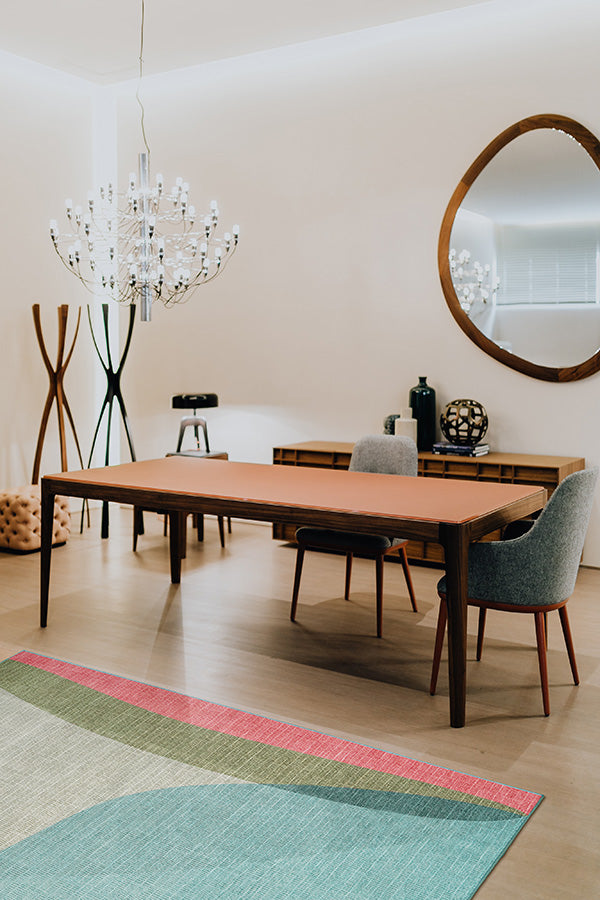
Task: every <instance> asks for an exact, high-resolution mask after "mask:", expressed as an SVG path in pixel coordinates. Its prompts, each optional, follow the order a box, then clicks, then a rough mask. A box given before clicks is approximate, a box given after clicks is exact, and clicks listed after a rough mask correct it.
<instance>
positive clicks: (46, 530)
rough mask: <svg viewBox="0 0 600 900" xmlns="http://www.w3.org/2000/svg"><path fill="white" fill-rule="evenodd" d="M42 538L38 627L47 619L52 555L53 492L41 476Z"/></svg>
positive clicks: (42, 625)
mask: <svg viewBox="0 0 600 900" xmlns="http://www.w3.org/2000/svg"><path fill="white" fill-rule="evenodd" d="M41 516H42V539H41V550H40V553H41V560H40V627H41V628H45V627H46V624H47V621H48V595H49V591H50V557H51V555H52V531H53V529H54V494H53V493H52V491H50V490H49V489H47V488H46V486H45V484H44V479H43V478H42V502H41Z"/></svg>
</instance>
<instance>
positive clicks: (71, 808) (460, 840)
mask: <svg viewBox="0 0 600 900" xmlns="http://www.w3.org/2000/svg"><path fill="white" fill-rule="evenodd" d="M0 716H1V719H0V720H1V721H2V729H1V737H0V759H1V762H2V767H1V773H2V775H1V777H2V781H3V786H2V803H1V804H0V896H2V897H6V898H10V900H46V898H49V900H50V898H51V900H79V898H85V900H108V898H111V900H130V898H139V900H142V898H143V900H159V898H160V900H178V898H186V900H217V898H219V900H220V898H223V900H242V898H243V900H247V898H256V900H258V898H260V900H342V898H344V900H383V898H385V900H454V898H457V900H458V898H460V900H467V898H470V897H472V896H473V894H474V893H475V891H476V890H477V888H478V887H479V885H480V884H481V883H482V881H483V880H484V879H485V878H486V876H487V875H488V874H489V872H490V871H491V869H492V868H493V867H494V866H495V865H496V863H497V862H498V860H499V859H500V858H501V856H502V855H503V854H504V853H505V851H506V850H507V848H508V847H509V845H510V844H511V842H512V841H513V840H514V838H515V837H516V836H517V834H518V833H519V831H520V830H521V828H522V827H523V826H524V824H525V823H526V822H527V820H528V818H529V816H530V815H531V814H532V813H533V811H534V810H535V809H536V807H537V805H538V804H539V803H540V801H541V799H542V797H541V795H539V794H534V793H530V792H529V791H524V790H518V789H516V788H512V787H508V786H506V785H502V784H496V783H494V782H491V781H486V780H484V779H481V778H475V777H472V776H469V775H464V774H461V773H459V772H453V771H451V770H449V769H444V768H440V767H438V766H433V765H428V764H427V763H422V762H417V761H415V760H412V759H407V758H405V757H401V756H396V755H395V754H393V753H387V752H384V751H381V750H377V749H373V748H371V747H365V746H361V745H359V744H355V743H352V742H349V741H344V740H339V739H337V738H334V737H329V736H327V735H324V734H320V733H317V732H314V731H309V730H306V729H304V728H300V727H297V726H294V725H286V724H284V723H282V722H278V721H273V720H271V719H266V718H262V717H260V716H255V715H251V714H249V713H245V712H241V711H239V710H235V709H229V708H227V707H223V706H218V705H216V704H213V703H209V702H206V701H204V700H198V699H195V698H193V697H187V696H184V695H182V694H177V693H172V692H170V691H166V690H163V689H161V688H156V687H152V686H150V685H147V684H141V683H138V682H135V681H129V680H127V679H124V678H118V677H116V676H114V675H108V674H105V673H103V672H97V671H93V670H91V669H86V668H82V667H80V666H75V665H71V664H70V663H66V662H60V661H57V660H54V659H49V658H47V657H42V656H38V655H36V654H33V653H28V652H23V653H19V654H18V655H17V656H14V657H13V658H11V659H8V660H5V661H4V662H2V663H0Z"/></svg>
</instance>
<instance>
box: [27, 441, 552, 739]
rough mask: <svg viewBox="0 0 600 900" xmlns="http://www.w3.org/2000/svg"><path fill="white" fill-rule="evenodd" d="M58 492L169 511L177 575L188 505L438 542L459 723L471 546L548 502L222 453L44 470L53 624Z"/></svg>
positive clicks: (530, 491) (506, 489) (508, 489)
mask: <svg viewBox="0 0 600 900" xmlns="http://www.w3.org/2000/svg"><path fill="white" fill-rule="evenodd" d="M57 494H60V495H64V496H69V497H81V498H85V499H89V500H92V499H94V500H102V501H108V502H116V503H120V504H127V505H129V504H130V505H131V506H132V507H134V508H138V509H147V510H156V511H162V512H164V511H166V512H167V513H168V515H169V519H170V563H171V581H172V582H173V583H175V584H177V583H179V581H180V578H181V560H182V555H183V554H182V533H183V529H184V528H185V517H186V516H187V515H188V514H189V513H199V514H209V515H210V514H212V515H217V516H233V517H236V518H242V519H252V520H256V521H262V522H282V523H289V524H294V525H297V526H300V525H314V526H319V527H324V528H333V529H338V530H343V531H354V532H363V533H368V534H385V535H386V536H388V537H403V538H411V539H414V540H426V541H435V542H438V543H440V544H441V545H442V547H443V548H444V554H445V568H446V582H447V588H446V590H447V603H448V672H449V693H450V724H451V725H452V726H453V727H455V728H460V727H462V726H463V725H464V724H465V700H466V640H467V566H468V549H469V544H470V543H471V542H472V541H477V540H479V539H480V538H482V537H484V536H485V535H487V534H489V533H490V532H492V531H494V530H496V529H498V528H501V527H502V526H504V525H507V524H508V523H509V522H512V521H514V520H516V519H520V518H523V517H525V516H528V515H530V514H531V513H533V512H536V511H537V510H539V509H541V508H542V507H543V506H544V504H545V502H546V491H545V489H544V488H540V487H538V486H533V485H513V484H499V483H496V482H482V481H473V482H469V481H462V480H461V481H459V480H453V479H432V478H414V477H409V476H401V475H379V474H373V473H366V472H349V471H338V470H332V469H317V468H300V467H288V466H273V465H265V464H260V463H241V462H231V461H228V460H220V459H193V458H190V457H164V458H161V459H153V460H142V461H138V462H131V463H125V464H123V465H115V466H106V467H102V468H97V469H84V470H81V471H76V472H61V473H58V474H55V475H45V476H44V477H43V478H42V481H41V519H42V543H41V560H40V625H41V627H42V628H44V627H46V625H47V618H48V600H49V587H50V562H51V554H52V526H53V518H54V498H55V496H56V495H57Z"/></svg>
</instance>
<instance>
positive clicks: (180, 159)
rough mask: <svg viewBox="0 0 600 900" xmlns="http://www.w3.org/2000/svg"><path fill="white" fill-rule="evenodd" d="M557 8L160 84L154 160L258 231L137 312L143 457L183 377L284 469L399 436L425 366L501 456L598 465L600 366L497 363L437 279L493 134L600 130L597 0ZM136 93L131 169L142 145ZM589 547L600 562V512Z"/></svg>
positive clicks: (530, 7) (482, 17)
mask: <svg viewBox="0 0 600 900" xmlns="http://www.w3.org/2000/svg"><path fill="white" fill-rule="evenodd" d="M574 6H575V7H577V9H574ZM542 7H543V11H544V14H543V15H541V14H540V7H539V5H538V4H536V3H531V4H524V5H523V4H522V5H520V6H519V5H513V4H508V5H507V4H506V3H503V4H496V3H491V4H487V5H484V6H481V7H478V8H474V9H470V10H462V11H458V12H456V13H453V14H444V15H441V16H436V17H429V18H427V19H423V20H413V21H410V22H405V23H403V24H402V25H401V26H398V27H393V28H387V29H374V30H372V31H371V32H369V33H364V34H363V35H362V37H361V38H357V37H355V36H349V37H348V38H347V39H340V40H334V41H323V42H319V43H316V44H313V45H310V46H301V47H297V48H292V49H289V50H287V51H285V52H284V51H281V52H276V53H271V54H264V55H259V56H255V57H247V58H245V59H240V60H237V61H230V62H229V63H225V64H219V65H213V66H207V67H204V68H198V69H190V70H187V71H186V72H185V73H180V74H179V76H177V77H169V78H163V79H160V80H157V79H155V80H148V81H147V82H146V83H145V86H144V89H143V97H144V100H145V104H146V124H147V129H148V134H149V139H150V144H151V148H152V163H153V166H154V169H155V171H156V170H157V169H158V168H160V170H161V171H162V172H163V174H164V175H165V177H167V176H168V177H174V176H176V175H178V174H182V175H184V176H185V178H186V180H189V181H190V183H191V191H192V194H193V202H194V203H195V204H196V206H197V207H203V206H204V204H205V203H206V204H207V203H208V201H209V200H210V199H212V197H213V196H214V197H216V198H218V199H219V202H220V207H221V210H222V216H223V221H224V222H225V223H227V224H228V225H229V224H232V223H233V222H235V221H239V223H240V225H241V228H242V237H241V244H240V249H239V251H238V255H237V256H236V258H234V260H233V261H232V263H231V265H230V267H229V269H228V271H227V272H226V273H225V274H224V275H223V276H222V278H221V279H218V280H217V281H216V282H214V283H213V284H212V285H210V286H206V287H204V288H201V289H200V290H199V291H198V293H197V294H196V295H195V296H194V297H193V298H192V300H191V301H190V302H189V303H188V305H186V306H183V307H181V308H175V309H173V310H169V311H165V310H164V309H162V308H161V309H155V311H154V314H153V322H152V323H151V324H139V326H138V327H137V333H136V335H135V338H134V347H133V349H132V357H131V363H130V366H129V370H128V372H127V379H126V391H127V396H128V400H129V403H130V408H131V413H132V420H133V422H134V427H135V436H136V446H137V449H138V456H139V457H141V456H148V457H151V456H156V455H162V454H163V453H164V452H165V450H167V449H169V447H170V446H171V445H172V443H173V440H174V437H175V434H176V430H177V422H178V418H179V414H178V413H177V412H176V411H174V410H171V409H170V399H171V396H172V395H173V394H174V393H178V392H181V391H197V390H210V391H216V392H218V393H219V395H220V400H221V406H220V408H219V409H218V410H214V411H211V413H210V415H209V418H210V429H211V432H212V435H213V445H214V446H215V447H219V448H226V449H228V450H229V451H230V455H231V457H232V458H234V459H241V460H256V461H263V462H268V461H269V460H270V458H271V448H272V447H273V445H275V444H280V443H286V442H290V441H296V440H303V439H314V438H322V439H340V440H353V439H355V438H356V437H358V436H359V435H361V434H363V433H366V432H370V431H381V429H382V423H383V419H384V417H385V416H386V415H388V414H389V413H392V412H398V411H399V409H400V408H401V407H402V406H403V405H404V404H405V402H406V399H407V394H408V390H409V389H410V387H411V386H412V385H414V384H415V383H416V382H417V378H418V376H419V375H427V376H428V379H429V382H430V383H431V384H432V385H433V386H434V387H435V388H436V389H437V394H438V403H439V406H440V407H443V405H445V403H446V402H448V401H449V400H451V399H453V398H455V397H463V396H467V397H469V396H474V397H475V398H476V399H479V400H480V401H482V402H483V403H484V404H485V406H486V408H487V411H488V414H489V417H490V422H491V424H490V430H489V433H488V436H489V440H490V442H491V444H492V445H493V447H494V448H495V449H497V450H504V451H517V452H531V453H548V454H565V455H577V456H584V457H585V458H586V460H587V462H588V463H589V464H594V463H597V462H598V461H600V451H599V450H598V448H599V447H600V417H598V416H597V415H596V409H597V396H598V380H599V378H600V376H594V377H591V378H589V379H586V380H584V381H581V382H577V383H573V384H562V385H555V384H547V383H544V382H541V381H536V380H533V379H530V378H528V377H526V376H524V375H521V374H518V373H517V372H513V371H512V370H510V369H508V368H505V367H503V366H502V365H500V364H499V363H497V362H496V361H495V360H493V359H490V358H488V357H487V356H485V355H484V354H483V353H482V352H481V351H480V350H479V349H478V348H477V347H476V346H475V345H473V344H472V343H470V342H469V340H468V339H467V337H466V336H465V335H464V334H463V333H462V332H461V331H460V329H459V328H458V327H457V326H456V324H455V323H454V320H453V319H452V317H451V315H450V313H449V311H448V309H447V307H446V305H445V302H444V299H443V295H442V292H441V289H440V285H439V280H438V274H437V262H436V252H437V240H438V231H439V226H440V222H441V219H442V216H443V213H444V210H445V207H446V204H447V203H448V200H449V198H450V195H451V193H452V191H453V190H454V187H455V186H456V184H457V182H458V180H459V179H460V177H461V176H462V174H463V173H464V171H465V170H466V168H467V167H468V166H469V165H470V163H471V162H472V160H473V159H474V158H475V157H476V156H477V154H478V153H479V152H480V151H481V150H482V149H483V147H484V146H485V145H486V144H487V143H488V142H489V141H490V140H491V139H492V138H493V137H494V136H495V135H496V134H498V133H499V132H500V131H501V130H502V129H504V128H505V127H506V126H508V125H509V124H512V123H513V122H515V121H517V120H518V119H520V118H523V117H524V116H527V115H530V114H534V113H540V112H556V113H561V114H565V115H569V116H571V117H573V118H575V119H577V120H579V121H581V122H582V123H583V124H585V125H586V126H587V127H588V128H590V129H591V130H593V131H595V132H596V133H599V132H600V107H599V106H598V98H597V90H596V85H597V84H598V83H599V81H600V59H599V57H598V54H597V41H596V38H595V35H597V34H598V33H600V10H599V9H598V5H597V4H594V5H591V4H589V3H585V4H582V3H579V4H577V3H575V4H574V5H573V4H569V5H568V6H567V5H566V4H557V3H553V2H547V3H544V4H542ZM132 94H133V91H132V89H130V87H128V88H127V89H126V90H124V91H123V92H122V94H121V97H120V104H119V138H120V170H121V171H123V172H128V171H129V170H130V169H131V167H132V161H133V160H134V159H135V154H136V153H137V152H138V150H139V149H140V139H139V126H138V116H137V112H136V108H135V104H134V102H133V99H132ZM585 561H586V562H587V563H589V564H592V565H600V509H599V508H598V506H597V507H596V509H595V512H594V519H593V522H592V525H591V528H590V532H589V540H588V544H587V549H586V554H585Z"/></svg>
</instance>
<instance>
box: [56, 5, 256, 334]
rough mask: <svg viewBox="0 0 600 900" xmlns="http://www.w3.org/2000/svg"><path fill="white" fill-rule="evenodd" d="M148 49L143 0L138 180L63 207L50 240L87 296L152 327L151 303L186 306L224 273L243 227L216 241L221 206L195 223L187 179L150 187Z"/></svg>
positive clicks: (158, 180)
mask: <svg viewBox="0 0 600 900" xmlns="http://www.w3.org/2000/svg"><path fill="white" fill-rule="evenodd" d="M143 46H144V0H142V19H141V38H140V56H139V64H140V77H139V82H138V90H137V94H136V97H137V100H138V103H139V105H140V107H141V110H142V116H141V125H142V135H143V138H144V143H145V146H146V150H147V152H146V153H140V154H139V157H138V173H137V177H136V173H135V172H132V173H131V174H130V176H129V184H128V187H127V190H125V191H123V192H121V193H119V192H118V191H117V190H115V188H114V186H113V185H112V184H110V183H108V184H106V185H104V186H102V187H100V189H99V190H98V191H90V192H89V193H88V198H87V203H86V204H85V205H83V204H82V205H76V206H74V205H73V201H72V200H66V201H65V207H66V210H65V211H66V219H67V224H66V228H67V230H66V231H64V232H63V231H61V230H60V229H59V225H58V222H57V220H56V219H53V220H52V221H51V222H50V237H51V239H52V244H53V246H54V249H55V250H56V252H57V254H58V256H59V257H60V259H61V260H62V262H63V264H64V265H65V266H66V268H67V269H68V270H69V271H70V272H73V274H74V275H76V276H77V277H78V278H79V280H80V281H81V282H82V283H83V284H84V285H85V287H86V288H88V290H90V291H91V292H92V293H93V294H95V295H96V296H101V297H103V298H104V299H107V298H110V299H113V300H116V301H118V302H120V303H126V304H133V303H136V302H138V303H139V306H140V316H141V320H142V321H143V322H149V321H150V318H151V308H152V303H153V301H155V300H159V301H161V302H162V303H163V304H164V306H167V307H169V306H173V305H174V304H176V303H181V302H183V301H184V300H187V299H188V298H189V295H190V293H191V292H192V291H193V290H194V289H195V288H197V287H199V286H200V285H202V284H206V283H207V282H209V281H212V280H213V279H214V278H216V277H217V275H219V274H220V273H221V272H222V271H223V269H224V268H225V266H226V265H227V263H228V261H229V259H230V258H231V256H232V255H233V253H234V252H235V249H236V247H237V244H238V236H239V227H238V226H237V225H234V226H233V228H232V229H231V232H225V233H224V234H223V236H222V237H218V236H217V226H218V221H219V209H218V206H217V203H216V201H214V200H213V201H212V203H211V204H210V209H209V211H208V212H207V213H206V214H205V215H202V216H200V217H198V216H197V214H196V210H195V208H194V206H193V205H192V204H191V203H190V198H189V184H188V183H187V182H185V181H184V180H183V178H177V180H176V182H175V184H174V186H173V187H172V188H171V189H170V191H168V192H167V191H165V189H164V186H163V177H162V175H156V178H155V182H154V184H150V167H149V156H150V149H149V147H148V141H147V139H146V133H145V129H144V108H143V106H142V103H141V101H140V98H139V87H140V83H141V79H142V69H143V59H142V54H143Z"/></svg>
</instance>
